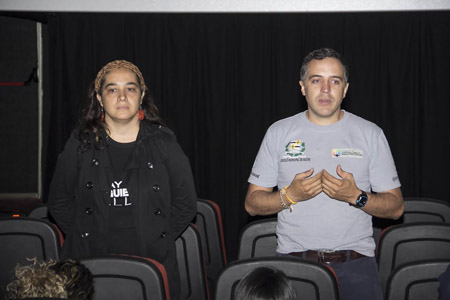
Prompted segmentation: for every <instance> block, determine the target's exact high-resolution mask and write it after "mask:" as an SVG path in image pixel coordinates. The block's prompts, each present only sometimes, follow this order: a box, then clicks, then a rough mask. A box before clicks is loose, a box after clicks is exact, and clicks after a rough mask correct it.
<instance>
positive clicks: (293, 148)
mask: <svg viewBox="0 0 450 300" xmlns="http://www.w3.org/2000/svg"><path fill="white" fill-rule="evenodd" d="M305 148H306V147H305V142H302V141H301V140H296V141H290V142H289V143H287V144H286V147H285V149H284V152H285V154H286V155H288V156H290V157H298V156H304V155H305Z"/></svg>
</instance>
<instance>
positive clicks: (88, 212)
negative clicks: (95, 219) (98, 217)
mask: <svg viewBox="0 0 450 300" xmlns="http://www.w3.org/2000/svg"><path fill="white" fill-rule="evenodd" d="M86 214H87V215H92V208H89V207H86Z"/></svg>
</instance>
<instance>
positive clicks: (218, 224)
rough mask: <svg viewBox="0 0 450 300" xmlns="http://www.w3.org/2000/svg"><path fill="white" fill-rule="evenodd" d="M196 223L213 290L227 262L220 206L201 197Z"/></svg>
mask: <svg viewBox="0 0 450 300" xmlns="http://www.w3.org/2000/svg"><path fill="white" fill-rule="evenodd" d="M194 223H195V225H196V226H197V228H198V231H199V234H200V238H201V244H202V249H203V256H204V259H205V267H206V276H207V277H208V287H209V288H210V290H211V288H213V287H214V284H215V281H216V279H217V276H218V275H219V273H220V271H221V270H222V269H223V267H224V266H225V265H226V263H227V258H226V251H225V242H224V234H223V226H222V215H221V212H220V208H219V206H218V205H217V204H216V203H215V202H213V201H211V200H203V199H199V200H198V201H197V216H196V218H195V222H194Z"/></svg>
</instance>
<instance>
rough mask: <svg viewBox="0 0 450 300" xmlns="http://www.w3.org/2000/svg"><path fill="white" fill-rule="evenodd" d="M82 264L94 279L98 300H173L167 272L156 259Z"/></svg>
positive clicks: (98, 259) (127, 258)
mask: <svg viewBox="0 0 450 300" xmlns="http://www.w3.org/2000/svg"><path fill="white" fill-rule="evenodd" d="M81 263H83V264H84V265H85V266H86V267H87V268H88V269H89V270H90V271H91V272H92V274H93V276H94V284H95V296H94V299H95V300H125V299H133V300H150V299H152V300H166V299H167V300H170V296H169V285H168V280H167V273H166V270H165V268H164V266H163V265H162V264H160V263H159V262H157V261H155V260H153V259H149V258H144V257H138V256H129V255H111V256H104V257H93V258H88V259H83V260H81Z"/></svg>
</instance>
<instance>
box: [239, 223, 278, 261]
mask: <svg viewBox="0 0 450 300" xmlns="http://www.w3.org/2000/svg"><path fill="white" fill-rule="evenodd" d="M276 227H277V219H276V218H270V219H264V220H259V221H254V222H251V223H249V224H247V225H246V226H245V227H244V228H243V229H242V230H241V233H240V237H239V249H238V259H246V258H252V257H264V256H275V251H276V249H277V235H276Z"/></svg>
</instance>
